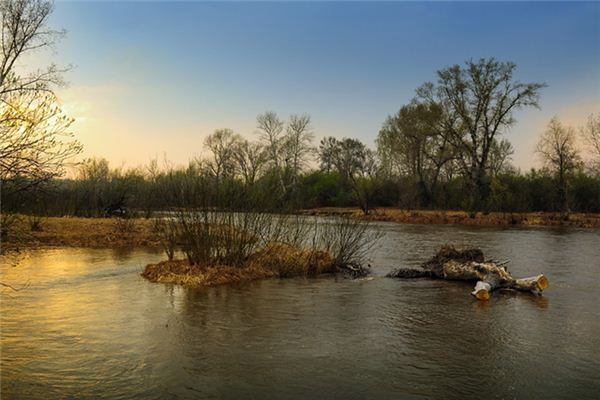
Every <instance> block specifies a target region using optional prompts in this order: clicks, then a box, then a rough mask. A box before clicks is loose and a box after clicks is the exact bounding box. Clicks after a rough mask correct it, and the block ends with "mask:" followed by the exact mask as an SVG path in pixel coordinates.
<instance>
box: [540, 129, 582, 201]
mask: <svg viewBox="0 0 600 400" xmlns="http://www.w3.org/2000/svg"><path fill="white" fill-rule="evenodd" d="M536 151H537V153H538V154H539V155H540V157H541V159H542V161H543V162H544V164H545V166H546V167H547V168H548V169H549V170H550V171H551V172H552V173H553V174H554V175H555V178H556V186H557V190H558V195H559V199H560V202H561V208H562V211H563V212H565V213H568V212H569V202H568V184H569V175H570V174H571V173H572V172H573V171H574V170H575V169H576V168H577V167H578V166H580V164H581V157H580V155H579V150H578V148H577V143H576V136H575V130H574V129H573V128H571V127H568V126H567V127H566V126H564V125H563V124H562V123H561V122H560V121H559V120H558V118H556V117H554V118H552V119H551V120H550V122H549V123H548V127H547V128H546V130H545V131H544V133H542V135H541V136H540V140H539V142H538V144H537V149H536Z"/></svg>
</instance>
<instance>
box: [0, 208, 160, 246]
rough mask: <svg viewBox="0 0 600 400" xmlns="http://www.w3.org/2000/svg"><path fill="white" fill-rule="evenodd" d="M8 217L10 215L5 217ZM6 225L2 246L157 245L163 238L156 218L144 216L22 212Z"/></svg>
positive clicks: (4, 224) (4, 223) (4, 225)
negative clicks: (38, 215) (33, 214)
mask: <svg viewBox="0 0 600 400" xmlns="http://www.w3.org/2000/svg"><path fill="white" fill-rule="evenodd" d="M4 218H6V217H4ZM4 218H3V221H2V222H3V229H7V234H6V236H5V237H3V239H2V250H3V251H5V250H20V249H35V248H42V247H92V248H102V247H136V246H146V247H157V246H160V240H159V237H158V235H157V232H156V229H154V226H153V225H154V223H153V221H152V220H149V219H143V218H131V219H119V218H75V217H48V218H45V217H44V218H41V219H35V220H34V219H32V218H31V217H28V216H25V215H19V216H16V218H15V217H10V218H14V220H11V221H9V223H10V226H7V225H6V222H5V220H4Z"/></svg>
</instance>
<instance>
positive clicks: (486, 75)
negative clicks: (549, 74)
mask: <svg viewBox="0 0 600 400" xmlns="http://www.w3.org/2000/svg"><path fill="white" fill-rule="evenodd" d="M515 68H516V65H515V64H513V63H510V62H500V61H497V60H496V59H494V58H490V59H481V60H479V61H477V62H474V61H467V62H466V64H465V67H461V66H460V65H454V66H452V67H449V68H445V69H442V70H440V71H438V82H437V85H434V84H432V83H426V84H425V85H423V86H422V87H421V88H419V89H418V90H417V94H418V96H419V97H420V99H421V100H422V101H428V102H432V103H437V104H440V105H441V106H442V108H443V110H444V114H443V130H442V133H443V134H444V135H445V137H446V138H447V139H448V141H449V142H450V144H451V145H452V146H454V147H455V149H456V150H457V155H458V156H459V162H460V165H461V168H462V170H463V173H464V175H465V177H466V178H467V179H468V181H469V183H470V184H471V187H472V202H473V207H474V208H479V207H481V206H482V204H483V200H484V198H485V196H486V192H487V187H488V179H487V171H488V170H489V157H490V151H491V149H492V146H493V145H494V140H495V139H496V138H497V137H498V136H499V135H501V134H503V133H504V132H505V131H506V129H507V128H509V127H510V126H512V125H513V124H514V123H515V119H514V117H513V112H514V111H515V110H517V109H520V108H523V107H528V106H534V107H537V106H538V98H539V92H540V89H541V88H543V87H544V86H545V85H544V84H542V83H521V82H518V81H515V80H513V74H514V71H515Z"/></svg>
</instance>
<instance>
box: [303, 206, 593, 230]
mask: <svg viewBox="0 0 600 400" xmlns="http://www.w3.org/2000/svg"><path fill="white" fill-rule="evenodd" d="M303 213H304V214H308V215H327V216H329V215H340V216H341V215H344V216H350V217H354V218H361V219H368V220H373V221H391V222H399V223H410V224H456V225H490V226H515V225H516V226H519V225H522V226H536V225H542V226H571V227H579V228H600V214H595V213H572V214H570V215H569V217H568V218H564V217H563V216H562V215H561V214H560V213H555V212H535V213H501V212H491V213H483V212H478V213H476V214H475V215H474V216H473V218H472V217H471V215H469V213H468V212H466V211H437V210H402V209H399V208H392V207H385V208H378V209H376V210H375V211H373V212H372V213H371V214H370V215H368V216H365V215H363V213H362V211H360V210H359V209H358V208H350V207H323V208H316V209H310V210H304V211H303Z"/></svg>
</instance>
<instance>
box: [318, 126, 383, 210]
mask: <svg viewBox="0 0 600 400" xmlns="http://www.w3.org/2000/svg"><path fill="white" fill-rule="evenodd" d="M321 143H322V144H323V145H322V146H321V147H320V154H319V157H320V159H321V165H328V164H327V163H329V162H331V165H332V166H333V167H334V168H335V170H337V172H338V173H339V174H340V175H341V176H342V178H343V179H344V180H345V182H346V183H347V184H349V185H350V187H351V188H352V192H353V193H354V195H355V197H356V201H357V202H358V205H359V207H360V208H361V210H362V211H363V212H364V213H365V214H369V212H370V211H371V210H372V208H373V204H372V200H373V196H374V194H375V189H376V180H377V173H378V171H379V165H378V163H377V157H376V153H375V152H374V151H373V150H371V149H369V148H367V147H366V146H365V145H364V144H363V143H362V142H361V141H359V140H357V139H349V138H344V139H342V140H338V139H336V138H333V137H329V138H325V139H323V140H322V141H321Z"/></svg>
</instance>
